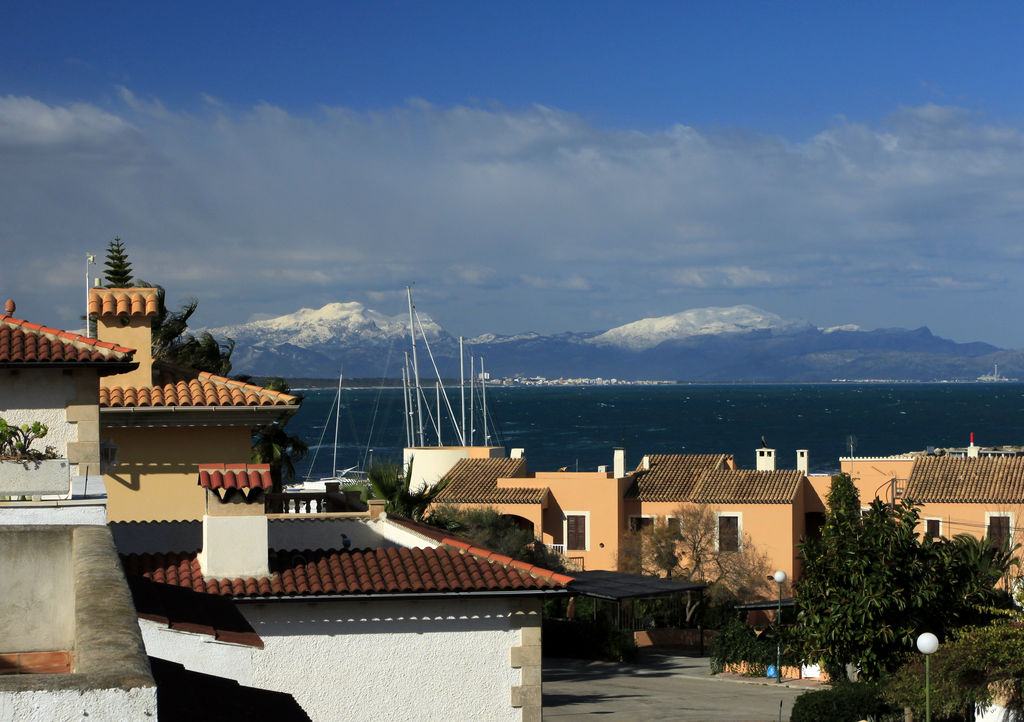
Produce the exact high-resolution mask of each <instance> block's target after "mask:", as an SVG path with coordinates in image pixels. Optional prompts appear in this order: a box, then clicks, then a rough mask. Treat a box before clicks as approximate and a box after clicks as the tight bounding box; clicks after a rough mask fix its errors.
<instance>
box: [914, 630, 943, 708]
mask: <svg viewBox="0 0 1024 722" xmlns="http://www.w3.org/2000/svg"><path fill="white" fill-rule="evenodd" d="M938 648H939V638H938V637H936V636H935V635H934V634H932V633H931V632H925V633H924V634H922V635H921V636H919V637H918V638H917V649H918V650H919V651H920V652H921V653H922V654H923V655H924V718H925V722H931V720H932V699H931V679H930V678H931V664H930V660H931V656H932V654H934V652H935V650H936V649H938Z"/></svg>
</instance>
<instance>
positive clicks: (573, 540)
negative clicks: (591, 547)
mask: <svg viewBox="0 0 1024 722" xmlns="http://www.w3.org/2000/svg"><path fill="white" fill-rule="evenodd" d="M587 516H588V515H587V514H566V515H565V550H566V551H573V552H585V551H587V547H588V544H587Z"/></svg>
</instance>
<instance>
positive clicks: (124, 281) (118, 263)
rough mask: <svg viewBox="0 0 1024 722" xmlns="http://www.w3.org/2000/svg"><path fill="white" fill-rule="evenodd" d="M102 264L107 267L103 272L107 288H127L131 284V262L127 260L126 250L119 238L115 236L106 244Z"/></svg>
mask: <svg viewBox="0 0 1024 722" xmlns="http://www.w3.org/2000/svg"><path fill="white" fill-rule="evenodd" d="M103 266H104V267H105V268H106V269H107V270H105V271H104V272H103V277H104V279H105V280H106V282H107V288H128V287H130V286H131V285H132V264H130V263H129V262H128V251H127V250H126V249H125V247H124V244H123V243H122V242H121V239H120V238H117V237H115V238H114V240H112V241H111V242H110V243H109V244H108V245H107V260H106V261H104V263H103Z"/></svg>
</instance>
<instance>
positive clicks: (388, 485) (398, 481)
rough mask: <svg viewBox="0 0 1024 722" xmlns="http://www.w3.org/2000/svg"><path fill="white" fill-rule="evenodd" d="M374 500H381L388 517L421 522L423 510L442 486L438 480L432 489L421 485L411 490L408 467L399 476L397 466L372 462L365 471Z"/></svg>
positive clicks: (399, 472) (410, 474) (410, 468)
mask: <svg viewBox="0 0 1024 722" xmlns="http://www.w3.org/2000/svg"><path fill="white" fill-rule="evenodd" d="M366 477H367V479H368V480H369V482H370V488H371V490H372V491H373V496H374V498H375V499H384V500H385V501H386V502H387V505H386V506H385V507H384V510H385V511H386V512H387V513H388V514H394V515H395V516H402V517H406V518H407V519H414V520H415V521H422V520H423V517H424V515H425V514H426V512H427V508H428V507H429V506H430V504H431V503H432V502H433V501H434V499H435V498H436V497H437V495H438V494H440V493H441V490H442V489H444V487H445V482H444V481H443V480H442V481H440V482H438V483H437V484H435V485H434V486H432V487H427V486H423V487H422V488H420V489H416V490H412V489H411V488H410V485H411V483H412V464H411V463H410V464H409V467H408V469H406V470H405V472H404V473H403V471H402V467H401V465H399V464H392V463H387V462H379V463H375V464H374V465H373V466H371V467H370V469H369V470H368V471H367V472H366Z"/></svg>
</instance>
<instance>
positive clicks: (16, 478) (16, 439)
mask: <svg viewBox="0 0 1024 722" xmlns="http://www.w3.org/2000/svg"><path fill="white" fill-rule="evenodd" d="M48 431H49V429H48V428H47V426H46V424H43V423H41V422H39V421H34V422H32V423H31V424H22V425H21V426H18V425H17V424H10V423H8V422H7V420H6V419H3V418H0V494H10V495H16V496H32V495H38V494H64V493H67V490H68V485H69V484H70V479H71V477H70V472H69V467H68V460H67V459H61V458H58V457H57V454H56V451H55V450H54V448H53V447H52V446H47V447H45V448H44V449H43V450H42V451H40V450H39V449H34V448H32V445H33V443H35V442H36V441H38V440H39V439H42V438H43V437H45V436H46V433H47V432H48Z"/></svg>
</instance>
